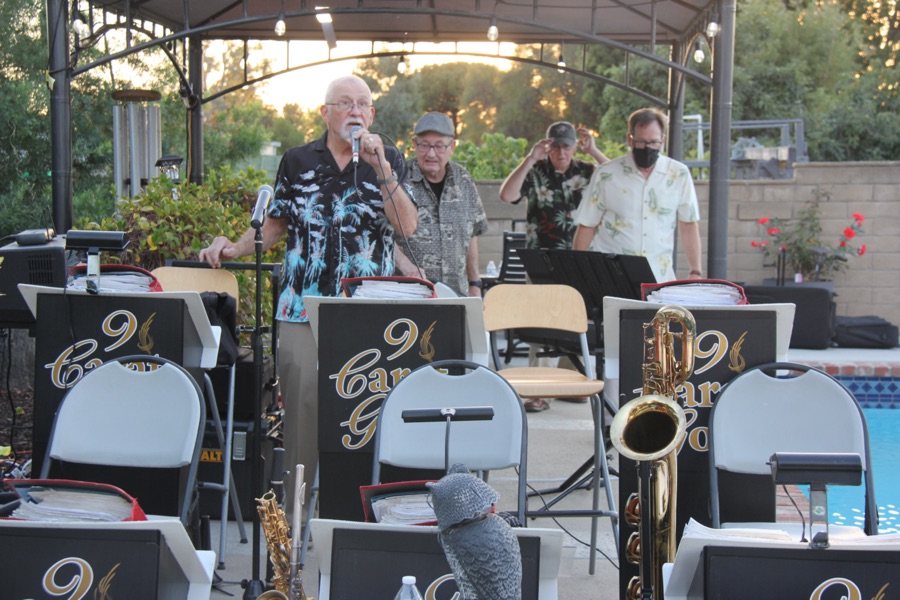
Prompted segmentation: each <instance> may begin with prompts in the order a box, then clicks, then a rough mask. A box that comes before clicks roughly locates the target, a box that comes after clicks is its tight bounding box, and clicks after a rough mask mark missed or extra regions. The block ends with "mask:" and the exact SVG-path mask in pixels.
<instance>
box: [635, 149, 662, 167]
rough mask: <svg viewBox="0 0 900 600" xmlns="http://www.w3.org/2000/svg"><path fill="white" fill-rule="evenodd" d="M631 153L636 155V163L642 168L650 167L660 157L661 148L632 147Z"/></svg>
mask: <svg viewBox="0 0 900 600" xmlns="http://www.w3.org/2000/svg"><path fill="white" fill-rule="evenodd" d="M631 155H632V156H634V163H635V164H636V165H637V166H639V167H640V168H642V169H649V168H650V167H652V166H653V165H655V164H656V159H658V158H659V150H654V149H652V148H632V149H631Z"/></svg>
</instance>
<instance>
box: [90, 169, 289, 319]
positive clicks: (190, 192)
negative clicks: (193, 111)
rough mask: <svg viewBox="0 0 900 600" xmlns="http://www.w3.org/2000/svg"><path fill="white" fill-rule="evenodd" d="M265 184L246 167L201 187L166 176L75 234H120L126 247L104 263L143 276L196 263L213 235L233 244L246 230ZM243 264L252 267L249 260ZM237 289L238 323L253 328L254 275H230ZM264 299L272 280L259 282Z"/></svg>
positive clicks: (268, 256) (270, 258) (266, 258)
mask: <svg viewBox="0 0 900 600" xmlns="http://www.w3.org/2000/svg"><path fill="white" fill-rule="evenodd" d="M265 182H267V175H266V173H265V172H264V171H261V170H259V169H254V168H253V167H249V168H248V169H246V170H243V171H240V172H237V173H235V172H230V171H228V170H226V169H221V170H216V169H213V170H211V171H210V173H209V176H208V177H207V179H206V182H205V183H204V184H202V185H197V184H194V183H181V184H179V185H177V186H173V184H172V182H171V181H170V180H169V179H168V178H167V177H165V176H162V177H159V178H157V179H154V180H152V181H151V182H150V183H148V184H147V188H146V190H145V191H144V192H143V193H142V194H140V195H138V196H135V197H134V198H129V199H122V200H120V201H119V204H118V208H117V213H116V214H115V215H113V216H111V217H106V218H103V219H101V220H99V221H91V220H89V218H88V217H84V218H82V219H79V220H78V221H77V222H76V225H75V227H76V229H91V230H101V231H124V232H126V234H127V235H128V239H129V240H130V242H131V243H130V244H129V246H128V248H126V249H125V251H124V252H122V254H121V255H120V256H119V257H113V256H109V257H106V258H105V260H108V261H114V260H115V261H118V262H122V263H124V264H129V265H136V266H139V267H143V268H144V269H147V270H148V271H152V270H153V269H155V268H157V267H160V266H162V265H164V264H165V263H166V261H167V260H196V258H197V255H198V254H199V253H200V250H202V249H203V248H205V247H206V246H207V245H208V244H209V242H210V241H211V240H212V239H213V238H214V237H215V236H217V235H224V236H225V237H227V238H229V239H231V240H235V239H237V238H238V237H240V236H241V235H243V233H244V232H245V231H246V230H247V228H248V227H249V223H250V213H251V212H252V210H253V205H254V203H255V202H256V190H257V188H258V187H259V185H260V184H262V183H265ZM244 260H247V261H251V262H252V261H253V257H252V256H251V257H246V258H245V259H244ZM262 260H263V262H264V263H269V262H280V252H276V251H275V250H274V249H273V250H270V251H269V252H266V253H265V254H264V255H263V258H262ZM234 274H235V276H236V277H237V279H238V283H239V284H240V290H241V291H240V294H241V298H240V306H239V309H238V312H239V315H240V320H241V322H242V323H245V324H252V323H253V322H254V318H253V317H254V315H255V297H256V296H255V287H254V280H255V272H254V271H252V270H249V271H235V272H234ZM264 285H265V288H264V290H263V298H264V299H265V298H267V297H268V296H269V294H271V279H270V278H269V277H264ZM263 311H264V319H263V320H264V322H270V319H271V313H272V308H271V303H270V302H268V301H265V300H264V302H263Z"/></svg>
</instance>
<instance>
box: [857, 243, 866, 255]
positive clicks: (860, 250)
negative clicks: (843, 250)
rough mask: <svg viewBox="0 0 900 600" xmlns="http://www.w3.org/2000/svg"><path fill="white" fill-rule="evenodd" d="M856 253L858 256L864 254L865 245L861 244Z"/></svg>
mask: <svg viewBox="0 0 900 600" xmlns="http://www.w3.org/2000/svg"><path fill="white" fill-rule="evenodd" d="M856 253H857V254H858V255H860V256H862V255H863V254H865V253H866V245H865V244H862V245H861V246H860V247H859V248H858V249H857V250H856Z"/></svg>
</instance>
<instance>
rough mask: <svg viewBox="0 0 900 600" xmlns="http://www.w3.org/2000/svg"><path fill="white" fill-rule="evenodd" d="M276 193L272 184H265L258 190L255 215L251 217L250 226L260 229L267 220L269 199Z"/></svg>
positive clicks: (254, 209)
mask: <svg viewBox="0 0 900 600" xmlns="http://www.w3.org/2000/svg"><path fill="white" fill-rule="evenodd" d="M273 195H275V190H273V189H272V186H271V185H266V184H263V185H261V186H259V190H258V191H257V192H256V206H255V207H253V216H251V217H250V227H252V228H253V229H259V228H260V227H262V224H263V221H265V220H266V209H268V208H269V200H271V199H272V196H273Z"/></svg>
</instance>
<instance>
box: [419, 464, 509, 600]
mask: <svg viewBox="0 0 900 600" xmlns="http://www.w3.org/2000/svg"><path fill="white" fill-rule="evenodd" d="M428 485H429V487H430V488H431V502H432V506H433V507H434V512H435V515H437V520H438V529H439V530H440V534H439V536H438V537H439V539H440V542H441V546H442V547H443V549H444V555H445V556H446V557H447V562H448V563H449V564H450V568H451V569H452V570H453V575H454V576H455V577H456V584H457V587H458V588H459V593H460V598H461V600H521V598H522V557H521V553H520V551H519V541H518V539H517V538H516V535H515V534H514V533H513V531H512V528H511V527H510V526H509V524H508V523H507V522H506V521H505V520H504V519H503V518H502V517H500V516H498V515H497V514H495V513H494V505H495V504H496V502H497V500H498V499H499V498H500V495H499V494H497V492H496V491H495V490H494V489H493V488H492V487H490V486H489V485H488V484H486V483H485V482H484V481H482V480H481V479H479V478H478V477H476V476H474V475H472V474H471V473H470V472H469V469H468V468H467V467H466V466H465V465H462V464H456V465H453V467H451V468H450V471H448V473H447V475H445V476H444V477H443V478H441V479H440V480H439V481H437V482H435V483H431V484H428Z"/></svg>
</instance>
